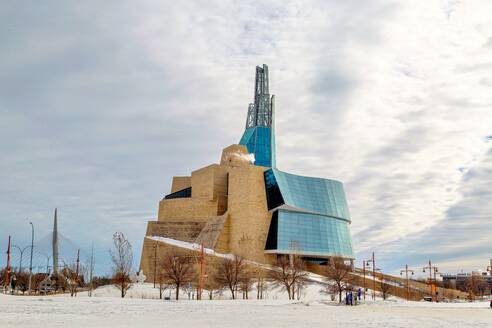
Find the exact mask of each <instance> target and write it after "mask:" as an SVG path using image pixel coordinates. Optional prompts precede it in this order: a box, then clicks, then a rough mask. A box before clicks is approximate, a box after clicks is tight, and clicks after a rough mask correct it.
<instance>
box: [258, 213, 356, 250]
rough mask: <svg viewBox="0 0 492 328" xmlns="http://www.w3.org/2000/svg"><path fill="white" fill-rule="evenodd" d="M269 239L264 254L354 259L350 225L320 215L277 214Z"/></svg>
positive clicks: (275, 214)
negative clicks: (295, 254)
mask: <svg viewBox="0 0 492 328" xmlns="http://www.w3.org/2000/svg"><path fill="white" fill-rule="evenodd" d="M272 230H273V231H272ZM268 237H269V238H268V239H269V241H268V242H267V245H266V250H275V253H299V254H302V255H306V256H324V257H328V256H340V257H344V258H353V257H354V254H353V251H352V239H351V237H350V230H349V222H347V221H343V220H339V219H335V218H330V217H327V216H323V215H316V214H307V213H302V212H293V211H286V210H278V211H276V213H274V217H273V218H272V224H271V226H270V231H269V235H268Z"/></svg>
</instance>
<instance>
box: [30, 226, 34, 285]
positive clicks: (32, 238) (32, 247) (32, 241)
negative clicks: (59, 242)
mask: <svg viewBox="0 0 492 328" xmlns="http://www.w3.org/2000/svg"><path fill="white" fill-rule="evenodd" d="M29 224H30V225H31V228H32V230H31V231H32V234H31V261H30V262H29V294H31V280H32V253H33V250H34V224H32V222H29Z"/></svg>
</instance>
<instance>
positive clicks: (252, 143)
mask: <svg viewBox="0 0 492 328" xmlns="http://www.w3.org/2000/svg"><path fill="white" fill-rule="evenodd" d="M239 144H240V145H244V146H246V147H247V148H248V152H249V153H250V154H254V155H255V165H259V166H266V167H272V166H275V165H274V163H273V165H272V159H273V158H274V156H273V151H274V150H273V151H272V129H271V128H266V127H260V126H256V127H253V128H248V129H246V130H245V131H244V133H243V136H242V138H241V140H240V141H239Z"/></svg>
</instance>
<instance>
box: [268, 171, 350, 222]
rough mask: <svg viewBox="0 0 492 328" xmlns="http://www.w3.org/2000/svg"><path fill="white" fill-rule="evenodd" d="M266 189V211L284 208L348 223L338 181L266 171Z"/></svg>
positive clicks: (347, 214)
mask: <svg viewBox="0 0 492 328" xmlns="http://www.w3.org/2000/svg"><path fill="white" fill-rule="evenodd" d="M265 187H266V191H267V200H268V209H269V210H272V209H274V208H277V207H278V206H280V205H282V204H285V205H288V206H290V207H292V208H295V209H298V210H301V211H304V212H311V213H317V214H321V215H329V216H332V217H337V218H340V219H345V220H350V213H349V210H348V205H347V201H346V199H345V192H344V190H343V185H342V183H341V182H339V181H335V180H328V179H321V178H313V177H304V176H300V175H294V174H290V173H285V172H282V171H279V170H276V169H270V170H267V171H265ZM278 193H280V195H278ZM279 198H282V201H281V202H282V203H279V202H280V201H279Z"/></svg>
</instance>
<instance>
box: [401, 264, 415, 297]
mask: <svg viewBox="0 0 492 328" xmlns="http://www.w3.org/2000/svg"><path fill="white" fill-rule="evenodd" d="M403 272H405V276H406V280H407V301H409V300H410V284H409V279H408V273H409V272H411V273H412V276H413V274H414V271H413V270H410V269H409V268H408V264H405V270H401V271H400V276H401V275H403Z"/></svg>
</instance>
